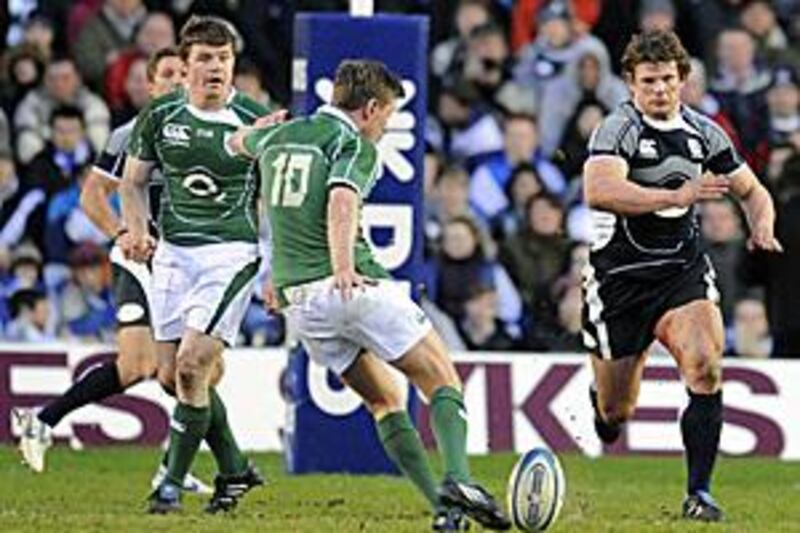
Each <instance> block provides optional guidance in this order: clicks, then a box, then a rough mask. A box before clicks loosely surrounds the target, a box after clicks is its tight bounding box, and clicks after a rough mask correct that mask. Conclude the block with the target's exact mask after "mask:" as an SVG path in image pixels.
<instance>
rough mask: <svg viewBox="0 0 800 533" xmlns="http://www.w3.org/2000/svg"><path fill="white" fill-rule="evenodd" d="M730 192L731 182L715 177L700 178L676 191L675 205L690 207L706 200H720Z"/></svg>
mask: <svg viewBox="0 0 800 533" xmlns="http://www.w3.org/2000/svg"><path fill="white" fill-rule="evenodd" d="M729 190H730V181H729V180H728V179H727V178H721V177H719V176H714V175H704V176H700V178H699V179H696V180H689V181H687V182H686V183H684V184H683V185H681V187H680V188H679V189H678V190H676V191H675V193H676V196H675V203H676V204H677V205H678V206H680V207H689V206H691V205H692V204H695V203H697V202H702V201H704V200H718V199H720V198H722V197H723V196H725V194H726V193H727V192H728V191H729Z"/></svg>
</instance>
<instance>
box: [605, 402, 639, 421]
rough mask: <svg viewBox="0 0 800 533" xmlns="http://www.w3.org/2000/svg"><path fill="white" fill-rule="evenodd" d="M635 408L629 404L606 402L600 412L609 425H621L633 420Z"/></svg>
mask: <svg viewBox="0 0 800 533" xmlns="http://www.w3.org/2000/svg"><path fill="white" fill-rule="evenodd" d="M635 410H636V406H635V405H634V404H633V403H630V402H606V403H605V404H603V406H602V409H601V412H602V414H603V419H604V420H605V421H606V422H608V423H609V424H623V423H625V422H627V421H628V420H630V419H631V418H633V413H634V411H635Z"/></svg>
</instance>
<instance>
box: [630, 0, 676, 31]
mask: <svg viewBox="0 0 800 533" xmlns="http://www.w3.org/2000/svg"><path fill="white" fill-rule="evenodd" d="M675 17H676V13H675V6H674V5H673V3H672V0H643V1H642V2H641V5H640V6H639V29H640V30H642V31H643V32H648V31H655V30H660V31H672V30H674V29H675Z"/></svg>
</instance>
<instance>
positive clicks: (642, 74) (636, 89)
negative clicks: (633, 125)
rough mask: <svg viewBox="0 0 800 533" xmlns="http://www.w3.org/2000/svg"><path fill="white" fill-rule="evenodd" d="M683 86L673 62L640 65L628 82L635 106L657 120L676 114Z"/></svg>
mask: <svg viewBox="0 0 800 533" xmlns="http://www.w3.org/2000/svg"><path fill="white" fill-rule="evenodd" d="M683 84H684V80H682V79H681V77H680V74H679V72H678V64H677V62H675V61H669V62H666V63H640V64H638V65H636V70H634V72H633V77H632V79H629V80H628V86H629V87H630V89H631V92H632V93H633V99H634V101H635V102H636V105H637V106H638V107H639V109H640V110H641V111H642V112H643V113H644V114H645V115H647V116H649V117H651V118H654V119H658V120H666V119H668V118H671V117H672V116H674V115H675V113H677V112H678V107H679V105H680V94H681V89H682V88H683Z"/></svg>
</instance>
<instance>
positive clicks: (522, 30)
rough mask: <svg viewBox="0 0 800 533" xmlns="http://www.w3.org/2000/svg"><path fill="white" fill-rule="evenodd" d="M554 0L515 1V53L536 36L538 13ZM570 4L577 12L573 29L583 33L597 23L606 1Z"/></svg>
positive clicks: (578, 0) (579, 0) (584, 0)
mask: <svg viewBox="0 0 800 533" xmlns="http://www.w3.org/2000/svg"><path fill="white" fill-rule="evenodd" d="M552 1H553V0H517V1H516V2H514V7H513V11H512V14H511V48H512V49H513V50H514V52H515V53H516V52H519V50H520V49H521V48H522V47H523V46H525V45H526V44H528V43H529V42H531V41H532V40H534V39H535V38H536V28H537V25H538V24H539V20H538V13H539V11H540V10H541V9H542V8H543V6H545V5H547V4H548V3H550V2H552ZM556 1H563V0H556ZM569 4H570V7H571V8H572V9H573V10H574V12H575V17H574V19H573V20H572V27H573V31H574V32H575V33H577V34H579V35H583V34H585V33H587V32H588V31H589V30H590V29H591V28H592V27H593V26H594V25H595V24H596V23H597V21H598V19H599V18H600V13H601V11H602V9H603V4H605V2H601V1H599V0H570V2H569Z"/></svg>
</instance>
